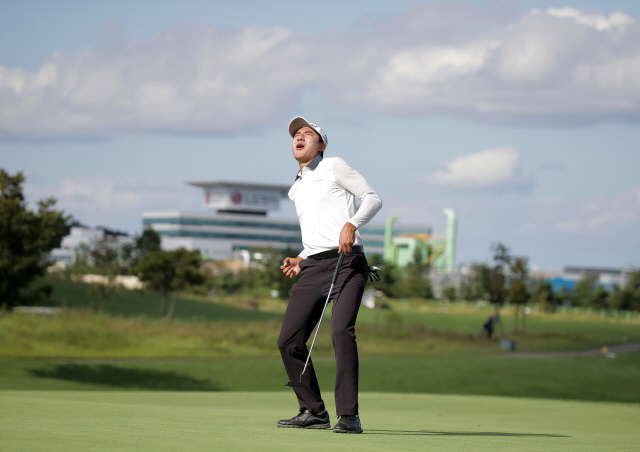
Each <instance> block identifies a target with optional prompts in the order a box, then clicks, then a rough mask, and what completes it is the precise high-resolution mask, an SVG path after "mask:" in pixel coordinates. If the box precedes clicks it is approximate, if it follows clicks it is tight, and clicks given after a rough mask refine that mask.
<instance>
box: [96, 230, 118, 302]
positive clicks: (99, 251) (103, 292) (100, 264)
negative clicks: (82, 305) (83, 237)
mask: <svg viewBox="0 0 640 452" xmlns="http://www.w3.org/2000/svg"><path fill="white" fill-rule="evenodd" d="M114 242H115V240H114V239H113V238H111V237H104V238H103V239H102V240H99V241H98V242H96V243H95V244H94V245H93V246H92V247H90V248H89V258H90V260H91V264H92V270H93V273H96V274H98V275H102V276H104V278H105V280H106V281H104V282H103V281H97V282H94V283H91V284H90V285H89V287H90V288H89V293H90V294H91V295H95V296H97V297H98V299H99V300H100V307H99V312H100V313H101V314H102V312H103V311H104V301H105V300H106V299H107V298H109V297H110V296H111V295H112V294H113V293H114V292H115V279H116V275H118V274H119V273H120V272H119V267H120V266H119V265H118V248H117V246H116V244H115V243H114Z"/></svg>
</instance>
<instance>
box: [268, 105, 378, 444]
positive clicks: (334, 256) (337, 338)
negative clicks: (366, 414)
mask: <svg viewBox="0 0 640 452" xmlns="http://www.w3.org/2000/svg"><path fill="white" fill-rule="evenodd" d="M289 133H290V134H291V136H292V137H293V142H292V145H291V146H292V150H293V156H294V158H295V159H296V160H297V161H298V163H299V165H300V171H298V174H297V176H296V179H295V182H294V183H293V186H292V187H291V189H290V190H289V198H290V199H291V200H292V201H293V202H294V204H295V206H296V212H297V214H298V218H299V220H300V229H301V231H302V244H303V246H304V249H303V250H302V252H301V253H300V255H299V256H297V257H287V258H285V259H284V261H283V263H282V266H281V267H280V268H281V269H282V271H283V272H284V273H285V274H286V275H287V276H289V277H291V278H293V277H295V276H298V275H299V276H300V279H299V280H298V282H296V283H295V284H294V286H293V289H292V292H291V298H290V299H289V305H288V306H287V311H286V313H285V315H284V319H283V321H282V329H281V331H280V337H279V338H278V348H279V349H280V354H281V355H282V361H283V363H284V367H285V369H286V370H287V375H288V376H289V379H290V381H293V380H294V379H295V380H298V379H299V378H300V375H301V372H302V369H303V367H304V364H305V361H306V359H307V355H308V349H307V346H306V342H307V340H308V339H309V337H310V336H311V333H312V331H313V327H314V326H315V325H316V324H317V323H318V320H319V319H320V316H321V314H322V309H323V307H324V304H325V302H326V298H327V297H328V295H329V294H328V291H329V286H330V281H331V278H332V276H333V273H334V270H335V268H336V264H337V262H338V256H339V253H340V252H344V254H345V257H344V261H343V263H342V267H341V270H340V272H339V274H338V278H337V281H336V284H335V286H334V289H333V291H332V292H333V293H332V294H331V298H332V299H333V309H332V315H331V339H332V341H333V348H334V349H335V357H336V367H337V369H336V386H335V402H336V414H337V415H338V417H339V418H340V420H339V422H338V423H337V424H336V425H335V427H334V428H333V431H334V432H336V433H362V426H361V424H360V417H359V413H358V368H359V362H358V346H357V344H356V335H355V323H356V318H357V316H358V309H359V308H360V302H361V300H362V294H363V292H364V287H365V283H366V281H367V275H368V273H369V265H368V263H367V259H366V258H365V256H364V249H363V247H362V237H361V236H360V232H359V231H358V229H359V228H360V227H361V226H363V225H365V224H367V223H368V222H369V221H370V220H371V219H372V218H373V216H374V215H375V214H376V213H377V212H378V211H379V210H380V208H381V207H382V201H381V200H380V197H379V196H378V195H377V194H376V192H375V191H374V190H373V188H371V186H370V185H369V184H368V183H367V181H366V180H365V178H364V177H362V176H361V175H360V173H358V172H357V171H356V170H355V169H353V168H352V167H351V166H349V165H348V164H347V162H345V161H344V160H342V159H341V158H339V157H327V158H325V157H324V156H323V154H324V150H325V149H326V147H327V143H328V141H327V135H326V134H325V133H324V131H323V130H322V128H321V127H319V126H317V125H315V124H313V123H310V122H308V121H307V120H306V119H304V118H302V117H297V118H295V119H293V121H291V123H290V124H289ZM356 197H357V198H359V199H360V201H361V204H360V207H359V208H358V209H357V210H356V203H355V198H356ZM301 382H302V383H304V386H303V387H296V388H294V391H295V393H296V396H297V397H298V404H299V406H300V413H299V414H298V415H296V416H294V417H292V418H291V419H284V420H281V421H278V427H287V428H330V427H331V424H330V419H329V413H327V411H326V409H325V405H324V401H323V400H322V396H321V395H320V386H319V384H318V380H317V378H316V373H315V371H314V368H313V363H311V361H310V362H309V365H308V367H307V371H306V373H305V374H304V379H303V380H302V381H301Z"/></svg>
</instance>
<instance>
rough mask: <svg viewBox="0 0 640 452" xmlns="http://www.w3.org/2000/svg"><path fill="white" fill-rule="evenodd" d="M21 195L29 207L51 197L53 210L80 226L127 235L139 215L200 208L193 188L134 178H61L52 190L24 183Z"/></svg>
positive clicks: (139, 219)
mask: <svg viewBox="0 0 640 452" xmlns="http://www.w3.org/2000/svg"><path fill="white" fill-rule="evenodd" d="M25 194H26V195H27V199H28V200H29V202H30V205H31V204H33V205H35V202H36V201H37V200H39V199H43V198H47V197H49V196H53V197H54V198H55V199H56V207H55V208H56V209H57V210H62V211H64V212H65V213H66V214H71V215H73V217H74V218H75V219H77V220H79V221H80V222H82V223H83V224H88V225H90V226H97V225H101V226H106V227H112V228H117V229H124V230H126V231H129V232H135V231H139V230H140V229H141V228H142V213H143V212H145V211H167V210H182V211H189V210H200V209H202V201H201V198H200V197H199V196H198V195H199V194H198V191H197V190H195V189H194V188H193V187H186V186H184V185H183V184H175V185H172V184H167V183H164V182H157V181H146V180H138V179H129V180H123V181H114V180H112V179H109V178H106V177H101V176H97V177H90V176H82V177H79V178H65V179H63V180H61V181H60V183H59V184H58V185H57V186H54V187H45V186H37V185H33V184H27V185H26V186H25Z"/></svg>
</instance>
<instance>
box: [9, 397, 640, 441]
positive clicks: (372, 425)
mask: <svg viewBox="0 0 640 452" xmlns="http://www.w3.org/2000/svg"><path fill="white" fill-rule="evenodd" d="M0 405H1V406H2V410H1V411H0V448H1V449H2V450H3V451H21V450H25V451H27V450H28V451H36V452H37V451H58V450H60V451H62V450H64V451H65V452H67V451H68V452H74V451H115V450H136V451H154V452H158V451H165V450H181V451H201V450H203V451H204V450H206V451H212V450H215V451H239V452H243V451H251V452H255V451H256V450H260V451H278V452H281V451H299V450H304V451H305V452H306V451H310V452H313V451H322V452H326V451H327V450H330V451H336V452H339V451H349V452H358V451H366V452H372V451H393V450H398V451H400V450H401V451H414V450H415V451H417V450H421V451H422V450H425V449H426V450H446V451H447V452H456V451H474V452H483V451H487V452H488V451H531V450H536V451H567V452H569V451H585V450H594V451H607V450H611V451H614V450H615V451H632V450H637V445H638V441H640V434H639V433H638V428H637V426H638V425H640V405H638V404H622V405H621V404H611V403H592V402H567V401H550V400H532V399H512V398H500V397H478V396H443V395H422V394H379V393H364V394H362V396H361V404H360V405H361V410H360V411H361V417H362V422H363V428H364V430H365V433H364V434H362V435H344V434H334V433H332V432H331V431H330V430H301V429H279V428H277V427H276V422H277V420H278V419H281V418H284V417H290V416H292V415H294V414H296V413H295V412H296V411H297V410H296V408H297V407H296V401H295V397H294V396H293V394H291V393H261V392H252V393H241V392H226V393H193V392H192V393H185V392H180V393H176V392H139V391H126V392H122V391H112V392H98V391H3V392H0ZM327 408H328V409H329V410H330V412H332V411H333V405H330V406H328V407H327Z"/></svg>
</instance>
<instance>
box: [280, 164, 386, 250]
mask: <svg viewBox="0 0 640 452" xmlns="http://www.w3.org/2000/svg"><path fill="white" fill-rule="evenodd" d="M356 196H357V197H358V198H359V199H360V201H361V204H360V207H359V208H358V209H357V211H356V202H355V197H356ZM289 198H290V199H291V200H292V201H293V202H294V204H295V206H296V212H297V214H298V218H299V219H300V229H301V230H302V245H303V246H304V250H303V251H302V252H301V253H300V257H302V258H306V257H307V256H310V255H312V254H316V253H320V252H323V251H328V250H330V249H333V248H337V247H338V245H339V244H338V241H339V238H340V232H341V231H342V228H343V227H344V225H345V223H347V222H349V223H351V224H353V225H354V226H355V227H356V240H355V243H354V245H362V237H361V236H360V231H359V229H360V227H361V226H363V225H365V224H367V223H368V222H369V221H370V220H371V219H372V218H373V217H374V215H375V214H376V213H377V212H378V211H379V210H380V208H381V207H382V201H381V200H380V197H379V196H378V194H377V193H376V192H375V191H374V190H373V188H371V186H370V185H369V184H368V183H367V181H366V180H365V178H364V177H362V175H361V174H360V173H358V172H357V171H356V170H355V169H353V168H352V167H351V166H349V165H348V164H347V162H345V161H344V160H342V159H341V158H339V157H328V158H323V157H322V156H317V157H316V158H315V159H313V160H312V161H311V162H310V163H309V164H308V165H307V166H305V167H304V168H302V170H301V171H299V172H298V176H297V177H296V181H295V182H294V184H293V186H292V187H291V189H290V190H289Z"/></svg>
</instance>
